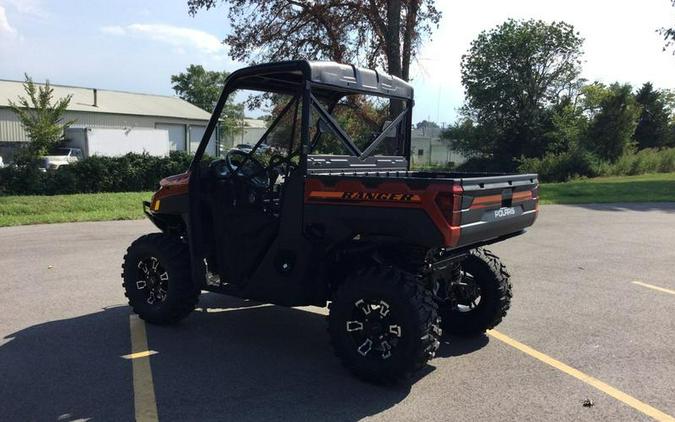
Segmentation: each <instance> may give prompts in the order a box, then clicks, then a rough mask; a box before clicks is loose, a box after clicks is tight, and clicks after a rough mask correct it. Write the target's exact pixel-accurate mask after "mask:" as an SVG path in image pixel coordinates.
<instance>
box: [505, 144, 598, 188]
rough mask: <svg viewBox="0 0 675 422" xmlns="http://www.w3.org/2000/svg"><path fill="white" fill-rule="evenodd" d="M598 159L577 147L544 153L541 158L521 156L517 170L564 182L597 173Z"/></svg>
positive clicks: (545, 180) (540, 178) (544, 180)
mask: <svg viewBox="0 0 675 422" xmlns="http://www.w3.org/2000/svg"><path fill="white" fill-rule="evenodd" d="M598 165H599V161H598V160H597V158H596V157H595V156H594V155H593V154H591V153H590V152H588V151H586V150H583V149H580V148H577V149H574V150H572V151H567V152H562V153H558V154H552V153H549V154H546V155H544V156H543V157H542V158H521V159H520V160H519V165H518V171H519V172H521V173H537V174H538V175H539V180H541V181H543V182H564V181H567V180H570V179H574V178H577V177H595V176H597V175H598Z"/></svg>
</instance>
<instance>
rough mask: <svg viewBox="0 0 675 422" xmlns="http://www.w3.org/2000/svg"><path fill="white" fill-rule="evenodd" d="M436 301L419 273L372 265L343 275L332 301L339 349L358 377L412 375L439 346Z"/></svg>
mask: <svg viewBox="0 0 675 422" xmlns="http://www.w3.org/2000/svg"><path fill="white" fill-rule="evenodd" d="M438 323H439V319H438V312H437V304H436V302H435V301H434V299H433V295H432V294H431V292H430V291H429V290H428V289H426V288H425V287H424V286H423V285H422V284H421V283H420V282H419V281H418V280H417V278H416V277H415V276H413V275H411V274H408V273H405V272H402V271H400V270H397V269H394V268H385V267H371V268H368V269H365V270H361V271H359V272H358V273H357V274H356V275H355V276H354V277H352V278H350V279H349V280H347V281H345V282H344V283H343V284H342V285H341V286H340V287H339V288H338V290H337V292H336V293H335V296H334V297H333V301H332V303H331V304H330V315H329V317H328V332H329V333H330V336H331V342H332V344H333V347H334V350H335V354H336V355H337V356H338V357H339V358H340V360H341V361H342V363H343V364H344V365H345V366H346V367H347V368H348V369H349V370H351V371H352V372H353V373H354V374H355V375H356V376H358V377H359V378H361V379H363V380H366V381H369V382H375V383H392V382H395V381H398V380H400V379H401V378H404V377H407V376H409V375H411V374H412V373H413V372H414V371H416V370H418V369H420V368H422V367H423V366H424V365H425V364H426V363H427V361H429V359H431V358H432V357H433V356H434V354H435V353H436V350H437V349H438V346H439V344H440V343H439V337H440V334H441V331H440V328H439V326H438Z"/></svg>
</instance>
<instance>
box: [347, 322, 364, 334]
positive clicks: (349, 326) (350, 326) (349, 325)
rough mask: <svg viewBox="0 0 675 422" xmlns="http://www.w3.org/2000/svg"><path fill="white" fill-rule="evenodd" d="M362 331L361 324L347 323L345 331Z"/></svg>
mask: <svg viewBox="0 0 675 422" xmlns="http://www.w3.org/2000/svg"><path fill="white" fill-rule="evenodd" d="M361 330H363V323H362V322H360V321H347V331H348V332H350V333H351V332H353V331H361Z"/></svg>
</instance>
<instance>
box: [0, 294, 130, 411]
mask: <svg viewBox="0 0 675 422" xmlns="http://www.w3.org/2000/svg"><path fill="white" fill-rule="evenodd" d="M128 315H129V310H128V308H127V307H126V306H124V307H115V308H109V309H106V310H104V311H102V312H97V313H94V314H89V315H85V316H81V317H77V318H71V319H64V320H59V321H50V322H46V323H43V324H38V325H34V326H32V327H29V328H26V329H23V330H21V331H18V332H16V333H13V334H11V335H9V336H6V337H5V338H4V340H3V342H4V344H2V346H0V397H2V398H1V399H0V415H1V416H0V419H3V420H16V421H19V420H21V421H29V420H31V421H32V420H35V421H37V420H40V421H45V420H51V421H56V420H59V421H73V420H85V419H88V418H91V419H92V420H118V421H124V420H130V419H131V418H132V417H133V414H134V408H133V388H132V376H131V362H130V361H129V360H126V359H123V358H121V357H120V356H122V355H126V354H128V353H129V351H130V341H129V316H128Z"/></svg>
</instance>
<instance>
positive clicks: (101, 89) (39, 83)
mask: <svg viewBox="0 0 675 422" xmlns="http://www.w3.org/2000/svg"><path fill="white" fill-rule="evenodd" d="M0 82H16V83H19V84H22V85H23V84H24V83H26V81H17V80H16V79H5V78H0ZM33 83H34V84H35V85H42V86H45V85H46V83H45V82H36V81H33ZM49 86H54V87H59V88H75V89H89V90H94V89H95V90H97V91H99V92H100V91H104V92H118V93H120V94H133V95H148V96H151V97H165V98H178V99H182V98H180V97H179V96H178V95H166V94H151V93H149V92H134V91H126V90H123V89H108V88H95V87H89V86H78V85H63V84H54V83H52V82H51V81H50V82H49Z"/></svg>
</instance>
